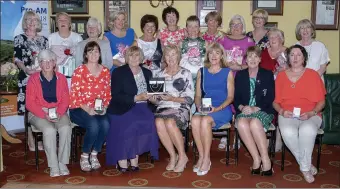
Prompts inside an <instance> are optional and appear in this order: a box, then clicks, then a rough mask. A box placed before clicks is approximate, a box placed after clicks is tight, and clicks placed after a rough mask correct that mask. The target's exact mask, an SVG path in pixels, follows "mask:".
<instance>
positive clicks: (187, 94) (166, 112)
mask: <svg viewBox="0 0 340 189" xmlns="http://www.w3.org/2000/svg"><path fill="white" fill-rule="evenodd" d="M163 50H164V56H163V59H164V62H165V63H166V64H165V65H167V66H166V67H165V68H164V69H163V70H161V71H159V72H158V73H156V75H155V76H156V77H164V78H165V90H166V94H164V95H154V96H152V98H150V101H151V102H153V103H154V104H156V105H157V110H156V113H155V117H156V127H157V132H158V136H159V139H160V140H161V142H162V144H163V146H164V147H165V149H166V150H167V152H168V153H169V155H170V161H169V164H168V165H167V167H166V170H167V171H174V172H183V171H184V168H185V166H186V164H187V162H188V157H187V155H186V154H185V151H184V140H183V136H182V133H181V131H180V130H185V129H187V127H188V121H189V119H190V111H191V110H190V106H191V104H192V103H193V101H194V100H193V99H194V86H193V81H192V76H191V72H190V71H189V70H187V69H184V68H182V67H180V66H179V61H180V59H181V55H180V52H179V48H178V47H177V46H175V45H168V46H165V47H164V49H163ZM174 145H175V148H176V149H177V152H178V155H177V154H176V151H175V148H174Z"/></svg>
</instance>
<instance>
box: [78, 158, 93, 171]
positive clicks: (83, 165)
mask: <svg viewBox="0 0 340 189" xmlns="http://www.w3.org/2000/svg"><path fill="white" fill-rule="evenodd" d="M80 169H81V170H82V171H84V172H90V171H91V165H90V162H89V156H88V155H83V154H82V155H81V158H80Z"/></svg>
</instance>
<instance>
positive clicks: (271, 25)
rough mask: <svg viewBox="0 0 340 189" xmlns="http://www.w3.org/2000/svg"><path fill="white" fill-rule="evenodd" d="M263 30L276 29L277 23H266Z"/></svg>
mask: <svg viewBox="0 0 340 189" xmlns="http://www.w3.org/2000/svg"><path fill="white" fill-rule="evenodd" d="M264 28H265V29H266V30H270V29H271V28H278V23H277V22H267V23H266V24H265V25H264Z"/></svg>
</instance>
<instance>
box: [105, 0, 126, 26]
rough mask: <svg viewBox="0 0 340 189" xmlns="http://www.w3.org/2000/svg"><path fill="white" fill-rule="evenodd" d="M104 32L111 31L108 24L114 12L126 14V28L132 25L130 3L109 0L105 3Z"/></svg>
mask: <svg viewBox="0 0 340 189" xmlns="http://www.w3.org/2000/svg"><path fill="white" fill-rule="evenodd" d="M104 2H105V3H104V30H109V27H108V23H109V18H110V15H111V14H112V13H114V12H118V11H123V12H125V13H126V18H127V19H126V23H125V25H126V26H129V25H130V1H129V0H125V1H117V0H109V1H104Z"/></svg>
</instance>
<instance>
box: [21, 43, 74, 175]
mask: <svg viewBox="0 0 340 189" xmlns="http://www.w3.org/2000/svg"><path fill="white" fill-rule="evenodd" d="M38 61H39V66H40V68H41V72H36V73H34V74H32V75H31V76H30V78H29V80H28V84H27V88H26V108H27V110H28V111H29V113H28V121H29V122H30V123H31V124H32V127H34V128H36V129H38V130H40V131H41V132H42V133H43V140H44V148H45V153H46V157H47V162H48V167H50V176H51V177H57V176H60V175H69V174H70V172H69V170H68V169H67V167H66V164H68V163H69V158H70V148H71V133H72V129H71V124H70V119H69V117H68V116H67V113H66V111H67V109H68V105H69V92H68V85H67V80H66V77H65V76H64V75H63V74H60V73H58V72H54V70H55V66H56V61H57V55H56V54H54V52H52V51H50V50H43V51H41V52H40V53H39V55H38ZM56 132H58V133H59V149H58V151H59V153H58V155H57V135H56Z"/></svg>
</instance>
